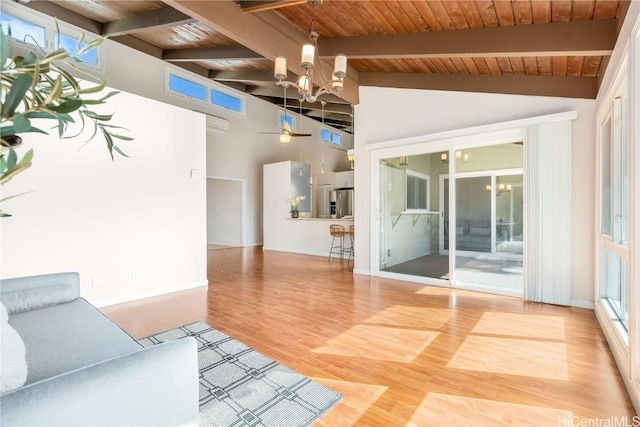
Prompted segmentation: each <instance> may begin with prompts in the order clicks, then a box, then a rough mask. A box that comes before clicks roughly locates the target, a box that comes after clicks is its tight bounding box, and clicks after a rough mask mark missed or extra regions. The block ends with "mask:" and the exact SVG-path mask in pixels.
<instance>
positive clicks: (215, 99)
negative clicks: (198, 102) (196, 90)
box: [211, 89, 242, 113]
mask: <svg viewBox="0 0 640 427" xmlns="http://www.w3.org/2000/svg"><path fill="white" fill-rule="evenodd" d="M211 103H212V104H213V105H216V106H218V107H222V108H225V109H227V110H231V111H235V112H236V113H242V99H240V98H238V97H236V96H232V95H229V94H226V93H224V92H220V91H218V90H215V89H211Z"/></svg>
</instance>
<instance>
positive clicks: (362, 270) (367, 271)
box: [353, 268, 371, 276]
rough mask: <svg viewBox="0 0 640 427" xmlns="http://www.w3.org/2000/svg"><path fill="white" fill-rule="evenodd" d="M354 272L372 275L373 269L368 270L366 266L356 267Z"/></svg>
mask: <svg viewBox="0 0 640 427" xmlns="http://www.w3.org/2000/svg"><path fill="white" fill-rule="evenodd" d="M353 272H354V273H355V274H362V275H365V276H371V271H370V270H367V269H365V268H354V269H353Z"/></svg>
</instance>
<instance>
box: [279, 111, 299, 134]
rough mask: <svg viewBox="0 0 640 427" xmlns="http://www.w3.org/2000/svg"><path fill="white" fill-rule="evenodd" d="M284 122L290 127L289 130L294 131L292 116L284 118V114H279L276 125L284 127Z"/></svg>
mask: <svg viewBox="0 0 640 427" xmlns="http://www.w3.org/2000/svg"><path fill="white" fill-rule="evenodd" d="M285 120H286V121H287V123H289V126H290V127H291V130H295V129H296V125H295V123H294V119H293V116H285V115H284V114H280V123H278V126H280V127H284V121H285Z"/></svg>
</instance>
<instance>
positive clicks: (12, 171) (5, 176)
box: [0, 163, 31, 185]
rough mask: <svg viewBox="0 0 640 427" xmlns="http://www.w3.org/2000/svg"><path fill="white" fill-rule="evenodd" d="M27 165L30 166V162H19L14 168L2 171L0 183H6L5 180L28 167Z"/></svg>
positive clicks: (7, 180)
mask: <svg viewBox="0 0 640 427" xmlns="http://www.w3.org/2000/svg"><path fill="white" fill-rule="evenodd" d="M29 166H31V163H25V164H20V165H17V166H16V167H15V168H11V169H10V170H9V171H7V172H5V173H3V174H2V175H0V185H1V184H6V183H7V182H9V180H11V178H13V177H14V176H16V175H18V174H19V173H20V172H22V171H24V170H25V169H28V168H29Z"/></svg>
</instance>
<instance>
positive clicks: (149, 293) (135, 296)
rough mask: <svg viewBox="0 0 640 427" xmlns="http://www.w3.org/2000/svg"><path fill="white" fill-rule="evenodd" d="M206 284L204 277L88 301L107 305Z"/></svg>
mask: <svg viewBox="0 0 640 427" xmlns="http://www.w3.org/2000/svg"><path fill="white" fill-rule="evenodd" d="M208 285H209V281H208V280H206V279H205V280H200V281H197V282H191V283H183V284H182V285H178V286H170V287H168V288H162V289H154V290H152V291H147V292H141V293H139V294H133V295H125V296H121V297H117V298H110V299H105V300H101V301H97V302H93V301H90V302H91V304H93V305H94V306H96V307H108V306H110V305H116V304H122V303H125V302H131V301H136V300H139V299H144V298H151V297H157V296H159V295H165V294H170V293H173V292H179V291H186V290H188V289H194V288H200V287H203V286H208Z"/></svg>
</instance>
